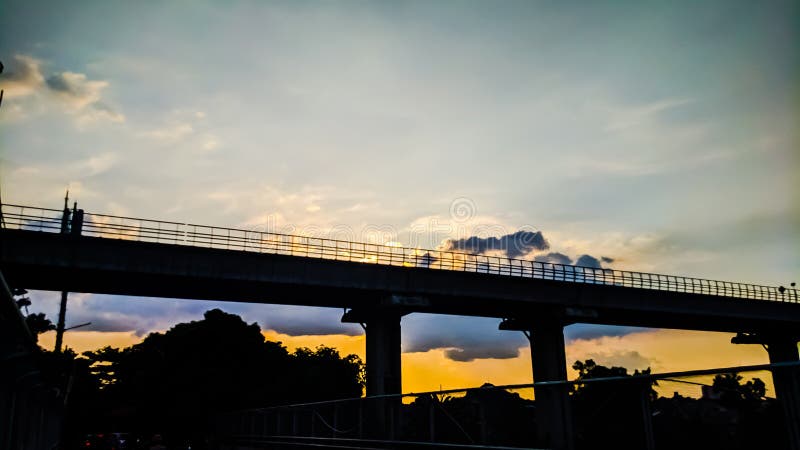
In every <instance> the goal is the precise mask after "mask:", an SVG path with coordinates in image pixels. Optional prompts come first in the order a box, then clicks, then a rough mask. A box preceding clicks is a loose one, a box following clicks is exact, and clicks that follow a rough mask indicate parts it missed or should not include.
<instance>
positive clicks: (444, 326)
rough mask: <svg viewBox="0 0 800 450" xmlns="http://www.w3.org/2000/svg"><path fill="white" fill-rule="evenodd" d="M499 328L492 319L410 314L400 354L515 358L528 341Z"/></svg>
mask: <svg viewBox="0 0 800 450" xmlns="http://www.w3.org/2000/svg"><path fill="white" fill-rule="evenodd" d="M498 325H499V321H498V320H497V319H491V318H481V317H459V316H442V315H433V314H412V315H409V316H406V317H404V318H403V352H406V353H416V352H427V351H429V350H435V349H444V355H445V357H447V358H449V359H452V360H454V361H472V360H474V359H509V358H516V357H517V356H519V349H520V348H521V347H526V346H527V345H528V341H527V339H525V337H524V336H523V335H522V333H513V332H509V331H500V330H498V328H497V327H498Z"/></svg>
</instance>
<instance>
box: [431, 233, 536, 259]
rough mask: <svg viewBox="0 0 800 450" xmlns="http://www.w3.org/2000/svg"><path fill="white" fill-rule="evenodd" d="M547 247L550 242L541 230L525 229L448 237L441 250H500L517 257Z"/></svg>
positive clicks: (485, 251)
mask: <svg viewBox="0 0 800 450" xmlns="http://www.w3.org/2000/svg"><path fill="white" fill-rule="evenodd" d="M548 248H550V244H549V243H548V242H547V240H546V239H545V238H544V235H543V234H542V232H541V231H525V230H520V231H517V232H516V233H512V234H506V235H504V236H500V237H487V238H481V237H478V236H471V237H468V238H463V239H448V240H446V241H445V242H444V244H443V250H446V251H459V252H465V253H475V254H479V255H480V254H484V253H488V252H496V251H500V252H503V253H504V254H505V255H506V256H508V257H509V258H518V257H521V256H525V255H527V254H528V253H531V252H533V251H535V250H547V249H548Z"/></svg>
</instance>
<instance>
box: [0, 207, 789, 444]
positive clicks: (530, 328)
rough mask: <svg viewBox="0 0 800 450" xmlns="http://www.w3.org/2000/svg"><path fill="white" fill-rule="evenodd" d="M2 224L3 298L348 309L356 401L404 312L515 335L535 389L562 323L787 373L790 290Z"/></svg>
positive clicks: (133, 231) (550, 399) (186, 227)
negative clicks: (356, 357)
mask: <svg viewBox="0 0 800 450" xmlns="http://www.w3.org/2000/svg"><path fill="white" fill-rule="evenodd" d="M2 221H3V227H2V230H0V270H2V271H3V273H4V274H5V275H6V277H7V279H8V282H9V284H11V285H12V286H15V287H24V288H26V289H41V290H66V291H74V292H92V293H104V294H121V295H137V296H152V297H174V298H186V299H209V300H224V301H236V302H255V303H276V304H291V305H308V306H325V307H339V308H345V309H349V311H347V312H346V313H345V316H344V317H343V320H346V321H354V322H360V323H362V324H364V325H365V329H366V330H367V394H368V395H381V394H387V393H396V392H399V390H400V320H401V317H402V316H403V315H405V314H409V313H414V312H425V313H437V314H453V315H471V316H484V317H496V318H500V319H504V321H503V323H502V324H501V328H502V329H515V330H522V331H526V332H527V334H528V336H529V337H531V338H532V340H531V344H532V351H533V353H534V355H535V357H534V358H533V371H534V378H535V379H536V380H537V381H551V380H562V379H565V378H566V364H565V360H564V358H565V356H564V340H563V327H564V326H565V325H568V324H571V323H576V322H581V323H598V324H614V325H631V326H645V327H659V328H680V329H692V330H707V331H726V332H736V333H742V335H743V336H747V339H744V341H747V342H758V343H762V344H765V345H767V346H768V347H769V348H773V349H775V351H774V352H773V351H771V352H770V357H771V360H773V362H780V361H786V360H797V345H796V343H797V340H798V334H800V302H799V301H798V300H799V299H798V292H797V290H795V289H784V288H783V287H775V286H763V285H754V284H745V283H737V282H728V281H716V280H706V279H700V278H692V277H682V276H673V275H663V274H652V273H643V272H632V271H621V270H614V269H603V268H593V267H577V266H571V265H563V264H555V263H546V262H537V261H529V260H521V259H511V258H504V257H499V256H487V255H474V254H465V253H457V252H447V251H439V250H422V249H416V248H402V247H394V246H387V245H376V244H367V243H359V242H349V241H337V240H331V239H322V238H315V237H307V236H294V235H285V234H278V233H270V232H262V231H255V230H244V229H233V228H222V227H212V226H205V225H195V224H188V223H180V222H166V221H157V220H148V219H139V218H130V217H119V216H111V215H103V214H91V213H84V212H83V211H82V210H75V211H69V210H64V211H61V210H53V209H44V208H36V207H29V206H22V205H2ZM773 353H774V355H773ZM773 356H774V357H773ZM787 383H788V381H787ZM779 389H780V388H779ZM794 389H795V391H792V392H795V394H793V395H796V386H795V388H794ZM790 391H791V389H790V388H784V392H790ZM566 395H567V393H566V391H558V392H541V393H537V397H538V398H540V400H542V405H543V406H544V407H546V408H548V409H549V410H550V411H551V412H552V414H550V416H551V417H552V418H553V419H552V420H553V422H552V423H549V424H547V430H549V431H546V432H547V433H550V434H551V442H552V444H553V447H555V448H569V447H570V445H571V444H570V437H569V432H568V431H567V430H568V428H569V424H568V423H566V421H567V419H565V417H567V416H568V414H566V413H564V412H563V411H562V412H559V409H563V407H564V405H565V404H566V402H565V401H564V397H565V396H566ZM787 395H788V394H787ZM795 403H796V402H795ZM794 414H795V415H794V416H793V417H795V418H797V417H798V416H797V415H796V411H795V413H794Z"/></svg>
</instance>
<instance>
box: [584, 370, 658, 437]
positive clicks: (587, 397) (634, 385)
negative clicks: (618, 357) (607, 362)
mask: <svg viewBox="0 0 800 450" xmlns="http://www.w3.org/2000/svg"><path fill="white" fill-rule="evenodd" d="M572 368H573V369H575V370H577V371H578V378H577V379H578V380H591V379H596V378H620V380H619V381H602V382H594V383H592V382H590V383H584V384H577V385H575V387H574V389H573V392H572V396H571V397H572V404H573V410H574V413H575V427H576V432H577V438H578V442H579V444H580V445H581V446H588V445H589V443H591V442H613V443H614V445H615V446H616V448H631V449H634V448H641V447H642V445H643V442H644V435H643V429H644V427H643V420H646V417H645V415H646V414H647V412H646V411H643V410H642V405H643V400H646V401H648V402H649V401H652V400H655V398H656V397H657V393H656V391H655V390H654V389H653V386H654V385H655V384H656V383H655V382H654V381H649V380H641V381H639V382H631V381H629V380H625V378H630V377H631V376H636V375H649V374H650V369H649V368H647V369H645V370H643V371H641V372H640V371H638V370H636V371H634V373H633V374H629V373H628V369H626V368H624V367H616V366H614V367H606V366H603V365H599V364H597V363H595V362H594V360H591V359H587V360H586V361H583V362H581V361H576V362H575V364H573V365H572Z"/></svg>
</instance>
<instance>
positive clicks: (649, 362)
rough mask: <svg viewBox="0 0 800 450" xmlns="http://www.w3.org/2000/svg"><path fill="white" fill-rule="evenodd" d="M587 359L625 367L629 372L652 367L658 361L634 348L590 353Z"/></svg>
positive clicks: (609, 365)
mask: <svg viewBox="0 0 800 450" xmlns="http://www.w3.org/2000/svg"><path fill="white" fill-rule="evenodd" d="M586 359H592V360H594V362H596V363H597V364H600V365H603V366H606V367H615V366H616V367H624V368H626V369H628V373H632V372H633V371H634V370H643V369H647V368H648V367H650V368H652V367H653V365H654V363H655V362H656V361H655V360H653V359H651V358H647V357H645V356H643V355H642V354H641V353H639V352H637V351H634V350H630V351H615V352H598V353H588V354H587V355H586Z"/></svg>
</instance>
